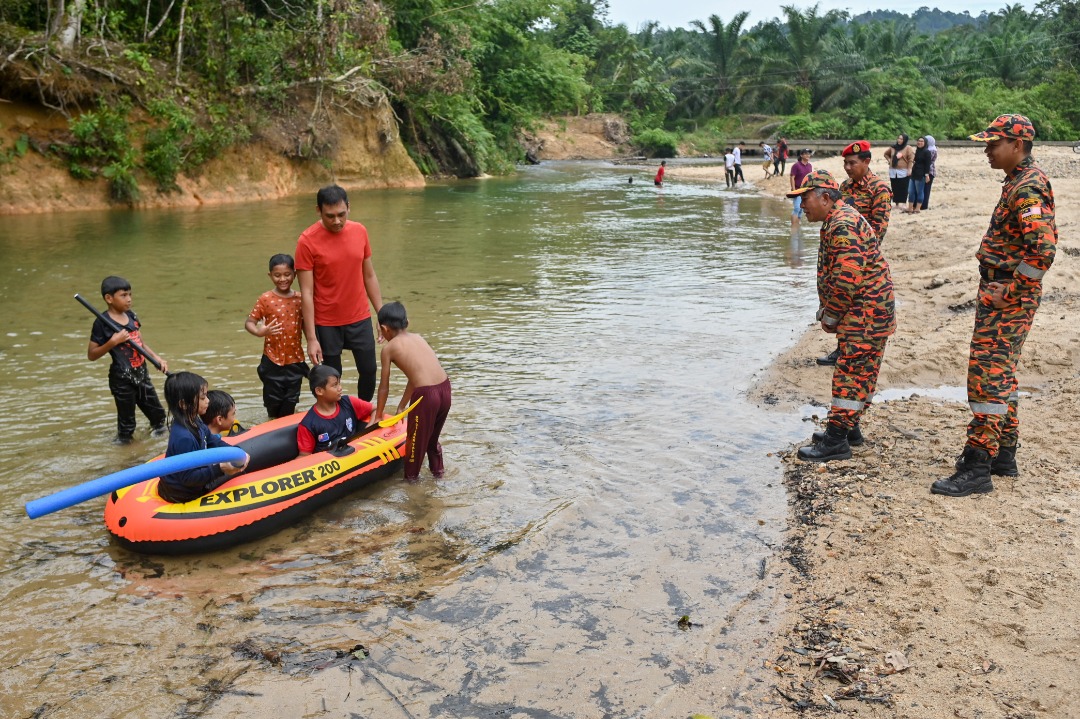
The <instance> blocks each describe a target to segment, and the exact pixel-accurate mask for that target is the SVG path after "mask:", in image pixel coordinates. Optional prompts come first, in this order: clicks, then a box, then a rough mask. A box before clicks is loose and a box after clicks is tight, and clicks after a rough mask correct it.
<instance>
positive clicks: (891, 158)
mask: <svg viewBox="0 0 1080 719" xmlns="http://www.w3.org/2000/svg"><path fill="white" fill-rule="evenodd" d="M883 157H884V158H885V161H886V162H888V163H889V183H890V184H891V186H892V196H893V204H894V205H897V206H903V205H905V204H907V195H908V175H910V174H911V165H912V163H914V162H915V148H913V147H912V146H911V145H909V144H908V136H907V135H905V134H904V133H902V132H901V133H900V134H899V135H897V136H896V144H895V145H892V146H891V147H887V148H886V149H885V154H884V155H883Z"/></svg>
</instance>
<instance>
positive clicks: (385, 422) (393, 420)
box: [369, 397, 423, 427]
mask: <svg viewBox="0 0 1080 719" xmlns="http://www.w3.org/2000/svg"><path fill="white" fill-rule="evenodd" d="M422 399H423V397H417V398H416V401H415V402H413V403H412V404H410V405H409V406H408V407H406V408H405V409H404V410H402V411H401V412H398V413H397V414H395V415H394V416H393V417H387V418H386V419H384V420H380V422H379V426H380V427H390V426H392V425H395V424H397V423H398V422H399V421H401V418H402V417H404V416H405V415H407V414H409V412H412V409H413V407H415V406H416V405H418V404H420V400H422ZM369 426H370V425H369Z"/></svg>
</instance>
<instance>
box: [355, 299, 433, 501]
mask: <svg viewBox="0 0 1080 719" xmlns="http://www.w3.org/2000/svg"><path fill="white" fill-rule="evenodd" d="M408 326H409V319H408V317H407V316H406V314H405V307H404V305H402V304H401V303H400V302H388V303H386V304H385V305H383V306H382V307H381V308H380V309H379V329H380V330H381V331H382V336H383V337H384V338H385V339H386V341H387V342H386V346H384V347H383V350H382V360H381V362H380V364H381V365H382V376H381V379H380V381H379V395H378V404H377V405H376V406H375V413H374V414H373V415H372V416H371V418H372V421H373V422H375V421H378V420H379V419H380V418H381V417H382V414H383V408H384V407H385V406H386V399H387V397H388V396H389V394H390V365H391V364H394V365H397V367H398V369H400V370H401V371H402V372H403V373H404V374H405V378H406V379H407V380H408V384H407V385H406V386H405V392H404V393H403V394H402V396H401V401H400V402H398V412H401V411H403V410H404V409H405V408H406V407H408V406H409V404H410V403H411V402H412V401H413V400H414V399H419V398H423V401H422V402H420V403H419V404H418V405H416V407H415V408H414V409H413V411H412V412H410V413H409V424H408V437H407V438H406V440H405V479H407V480H415V479H418V478H419V477H420V468H421V467H422V466H423V464H424V455H425V454H426V455H427V458H428V467H430V468H431V473H432V474H433V475H435V477H436V478H438V477H442V476H443V456H442V446H441V445H440V444H439V434H440V433H441V432H442V428H443V423H445V422H446V415H447V414H449V412H450V379H449V378H448V377H447V376H446V372H444V371H443V368H442V365H441V364H439V359H438V357H436V356H435V352H434V350H432V349H431V347H430V345H428V343H427V342H426V341H424V338H423V337H421V336H420V335H418V334H415V333H413V332H409V331H408V329H407V328H408Z"/></svg>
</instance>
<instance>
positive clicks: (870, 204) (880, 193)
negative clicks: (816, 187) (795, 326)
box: [816, 140, 892, 444]
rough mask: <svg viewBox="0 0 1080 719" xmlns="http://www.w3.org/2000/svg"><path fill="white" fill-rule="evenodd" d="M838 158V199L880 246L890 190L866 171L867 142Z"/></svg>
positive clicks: (832, 358)
mask: <svg viewBox="0 0 1080 719" xmlns="http://www.w3.org/2000/svg"><path fill="white" fill-rule="evenodd" d="M840 155H841V157H843V158H844V172H846V173H847V176H848V179H846V180H844V181H843V182H841V183H840V196H841V198H842V199H843V200H844V202H846V203H847V204H849V205H851V206H852V207H854V208H855V209H856V210H858V211H859V214H860V215H862V216H863V217H865V218H866V221H867V222H869V223H870V227H872V228H873V229H874V234H875V235H877V240H878V244H880V243H882V242H884V241H885V233H886V232H888V230H889V215H890V214H892V188H891V187H890V186H889V183H888V182H886V181H885V180H883V179H881V178H880V177H878V176H877V175H875V174H874V172H873V170H871V169H870V159H871V158H872V157H873V153H871V152H870V142H869V141H868V140H858V141H857V142H853V143H851V144H850V145H848V146H847V147H845V148H844V149H843V150H841V151H840ZM839 356H840V348H839V347H837V348H836V349H835V350H833V351H832V352H830V353H829V354H827V355H825V356H824V357H818V358H817V360H816V362H817V363H818V364H820V365H834V364H836V359H837V357H839ZM855 432H858V430H857V429H856V430H855ZM857 444H862V440H861V438H860V439H859V440H857Z"/></svg>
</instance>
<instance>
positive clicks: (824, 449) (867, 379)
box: [788, 170, 896, 462]
mask: <svg viewBox="0 0 1080 719" xmlns="http://www.w3.org/2000/svg"><path fill="white" fill-rule="evenodd" d="M788 197H802V198H803V202H802V206H803V211H804V212H805V213H806V217H807V219H809V220H810V221H811V222H821V223H822V225H821V244H820V245H819V247H818V272H817V289H818V301H819V302H820V305H821V306H820V308H819V309H818V314H817V318H818V320H819V321H820V322H821V329H822V330H824V331H825V332H828V333H830V334H835V335H836V336H837V339H838V340H839V341H840V356H839V358H838V359H837V361H836V367H835V368H834V369H833V377H832V403H831V405H830V407H829V418H828V424H827V426H826V429H825V432H823V433H816V434H815V435H814V437H813V443H812V444H810V445H807V446H805V447H802V448H800V449H799V453H798V456H799V459H803V460H807V461H811V462H825V461H829V460H834V459H848V458H849V457H851V445H850V443H849V438H850V439H857V440H858V441H859V442H861V438H862V434H861V432H860V431H859V427H858V425H859V418H860V417H861V416H862V413H863V412H864V411H865V409H866V405H867V404H868V403H869V402H870V400H871V399H872V398H873V396H874V391H875V390H876V389H877V378H878V372H879V371H880V370H881V358H882V356H883V354H884V352H885V343H886V342H887V341H888V338H889V336H890V335H891V334H893V333H894V332H895V331H896V312H895V299H894V297H893V283H892V275H891V273H890V272H889V264H888V263H887V262H886V261H885V258H884V257H883V256H882V254H881V249H880V246H879V243H878V238H877V235H876V234H875V233H874V230H873V228H872V227H871V226H870V223H868V222H867V221H866V219H865V218H864V217H863V216H862V215H860V214H859V212H858V211H857V210H855V208H853V207H851V206H850V205H848V204H847V203H845V202H843V201H841V199H840V198H841V195H840V186H839V185H838V184H837V183H836V180H834V179H833V176H832V175H831V174H829V172H828V171H826V170H814V171H813V172H811V173H810V174H809V175H807V176H806V179H804V180H803V183H802V185H801V186H800V187H799V188H798V189H795V190H793V191H792V192H789V193H788Z"/></svg>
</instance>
